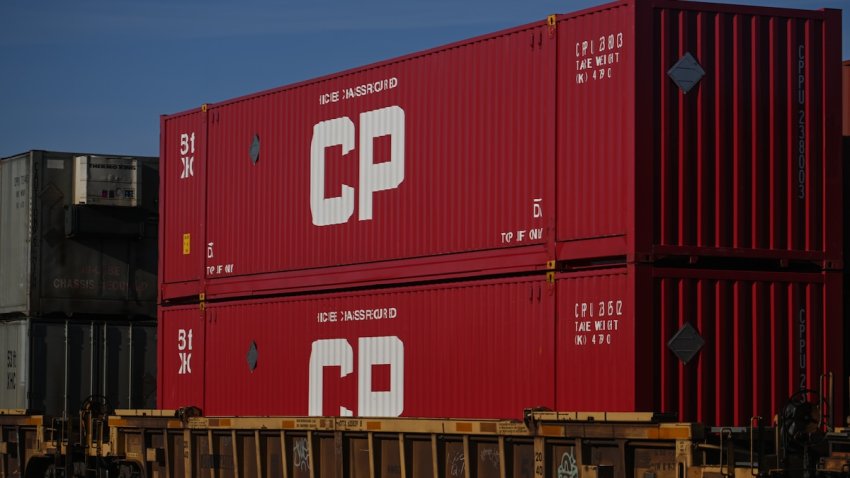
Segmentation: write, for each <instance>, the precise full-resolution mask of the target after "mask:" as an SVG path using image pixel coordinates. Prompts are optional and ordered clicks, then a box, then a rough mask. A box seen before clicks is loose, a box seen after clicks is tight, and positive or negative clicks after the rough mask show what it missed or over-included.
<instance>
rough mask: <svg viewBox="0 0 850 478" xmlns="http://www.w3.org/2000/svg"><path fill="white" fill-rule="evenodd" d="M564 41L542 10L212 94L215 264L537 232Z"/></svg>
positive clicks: (524, 237)
mask: <svg viewBox="0 0 850 478" xmlns="http://www.w3.org/2000/svg"><path fill="white" fill-rule="evenodd" d="M554 46H555V45H554V41H553V39H552V37H551V36H550V35H549V32H548V30H547V27H545V26H542V25H539V24H538V25H535V26H531V27H529V28H525V29H520V30H517V31H513V32H510V33H506V34H502V35H498V36H494V37H489V38H485V39H481V40H479V41H476V42H474V43H468V44H462V45H457V46H455V47H453V48H449V49H443V50H437V51H433V52H429V53H428V54H425V55H418V56H413V57H410V58H405V59H401V60H399V61H394V62H390V63H387V64H383V65H379V66H374V67H367V68H365V69H362V70H358V71H354V72H350V73H346V74H342V75H338V76H335V77H332V78H326V79H322V80H320V81H316V82H312V83H310V84H306V85H301V86H298V87H294V88H288V89H284V90H281V91H278V92H274V93H270V94H264V95H259V96H256V97H252V98H250V99H246V100H241V101H235V102H232V103H228V104H225V105H222V106H214V107H212V108H211V109H210V113H209V115H210V126H209V148H210V149H209V155H208V160H207V164H208V165H209V169H208V174H209V180H208V181H209V191H210V193H209V195H208V206H207V215H208V217H207V242H208V243H210V244H212V245H213V249H212V250H211V251H210V254H208V260H207V262H206V265H207V276H208V277H220V276H233V275H249V274H256V273H264V272H279V271H293V270H299V269H309V268H319V267H328V266H338V265H346V264H360V263H369V262H376V261H385V260H390V259H402V258H416V257H422V256H435V255H439V254H448V253H457V252H470V251H480V250H486V249H495V248H503V247H510V246H516V245H526V244H535V243H537V244H539V243H541V242H542V241H543V239H544V236H545V228H546V225H547V222H546V221H547V217H549V216H548V215H547V213H548V214H551V213H552V212H553V208H554V204H553V200H552V198H551V197H550V196H547V190H546V167H547V163H548V162H549V161H550V159H551V157H552V156H553V154H554V145H553V141H552V137H553V133H554V127H553V123H552V117H551V115H552V114H553V112H554V107H553V106H551V105H550V104H549V101H550V99H551V96H552V93H553V91H554V77H553V74H552V70H553V59H554V53H555V48H554ZM506 72H510V73H507V74H506ZM328 95H330V96H328ZM334 98H338V99H334ZM254 138H257V139H258V141H259V143H258V144H259V156H258V159H257V161H256V162H254V161H253V159H252V156H251V154H250V150H251V146H252V144H253V141H254ZM340 145H341V146H340ZM171 179H173V178H170V177H169V178H167V180H171ZM177 232H178V231H171V232H170V233H169V232H168V231H166V234H170V236H167V237H165V238H164V240H166V241H169V242H174V241H175V239H173V237H172V236H175V234H176V233H177ZM209 256H212V257H209ZM449 260H450V259H447V261H449ZM532 265H538V266H539V265H542V263H540V264H536V263H535V264H532ZM396 273H401V272H400V271H398V270H397V271H396Z"/></svg>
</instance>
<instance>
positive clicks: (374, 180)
mask: <svg viewBox="0 0 850 478" xmlns="http://www.w3.org/2000/svg"><path fill="white" fill-rule="evenodd" d="M359 122H360V138H359V145H360V151H359V160H360V176H359V177H360V186H359V187H360V191H359V196H358V206H359V211H358V212H359V214H358V219H359V220H360V221H369V220H372V200H373V197H372V196H373V195H374V193H376V192H378V191H386V190H389V189H395V188H397V187H398V186H399V185H400V184H401V183H402V182H403V181H404V128H405V124H404V110H403V109H402V108H401V107H399V106H387V107H386V108H380V109H377V110H372V111H367V112H365V113H360V119H359ZM354 136H355V127H354V122H353V121H351V119H350V118H349V117H348V116H343V117H340V118H334V119H330V120H326V121H320V122H318V123H316V124H315V125H314V126H313V139H312V141H311V144H310V212H311V214H312V217H313V224H314V225H316V226H329V225H334V224H343V223H346V222H348V220H349V219H350V218H351V215H352V214H353V213H354V188H353V187H351V186H349V185H347V184H342V185H341V193H340V195H339V196H338V197H331V198H329V197H326V196H325V149H326V148H329V147H332V146H342V155H343V156H345V155H346V154H348V153H349V152H351V150H353V149H354ZM382 136H389V137H390V141H391V147H390V158H389V160H388V161H380V162H378V163H375V162H374V159H375V158H374V152H373V149H374V144H373V142H374V140H375V139H376V138H380V137H382Z"/></svg>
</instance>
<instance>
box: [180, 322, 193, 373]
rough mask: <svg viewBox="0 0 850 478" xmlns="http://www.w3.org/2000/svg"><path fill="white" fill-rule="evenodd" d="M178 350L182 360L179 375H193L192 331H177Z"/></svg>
mask: <svg viewBox="0 0 850 478" xmlns="http://www.w3.org/2000/svg"><path fill="white" fill-rule="evenodd" d="M177 350H178V355H179V358H180V369H179V371H178V372H177V374H178V375H188V374H191V373H192V329H189V330H188V331H187V330H186V329H179V330H178V331H177Z"/></svg>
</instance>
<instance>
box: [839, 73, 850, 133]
mask: <svg viewBox="0 0 850 478" xmlns="http://www.w3.org/2000/svg"><path fill="white" fill-rule="evenodd" d="M841 82H842V88H841V89H842V92H843V95H842V98H844V101H843V103H842V105H843V109H842V113H841V115H842V118H843V121H842V122H841V124H842V126H843V128H842V130H843V133H844V136H850V60H847V61H845V62H844V64H843V68H841Z"/></svg>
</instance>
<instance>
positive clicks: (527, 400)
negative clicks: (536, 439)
mask: <svg viewBox="0 0 850 478" xmlns="http://www.w3.org/2000/svg"><path fill="white" fill-rule="evenodd" d="M553 300H554V286H553V285H551V284H547V283H546V282H544V281H542V280H529V279H517V280H511V281H489V282H478V283H463V284H454V285H446V286H432V287H414V288H403V289H397V290H384V291H375V292H366V293H356V294H333V295H324V296H310V297H304V298H291V299H287V298H281V299H276V300H264V301H249V302H232V303H221V304H210V305H209V306H208V307H207V309H206V314H207V319H208V320H207V321H206V331H205V340H203V341H202V340H201V338H200V336H199V333H198V329H197V328H198V327H203V325H204V322H203V320H201V319H198V315H199V314H198V312H197V310H194V311H193V310H189V309H166V310H165V311H164V312H163V315H164V317H163V319H162V321H161V324H162V330H164V331H165V332H164V333H165V336H164V337H163V338H162V339H161V345H162V346H163V348H164V351H163V357H164V359H165V360H164V362H163V363H164V370H162V369H161V371H160V373H161V376H162V377H163V380H164V382H163V383H162V384H161V387H160V389H161V390H163V391H164V393H166V396H165V397H163V401H162V402H161V406H162V407H164V408H175V407H179V406H184V405H188V404H198V403H199V402H198V401H197V397H198V396H199V393H200V390H202V388H201V386H200V384H201V383H203V384H204V386H205V394H206V397H205V401H204V405H203V410H204V413H205V414H207V415H217V414H218V415H275V414H283V415H287V414H288V415H345V414H347V413H349V412H350V413H352V414H355V415H361V416H399V415H400V416H410V417H418V416H422V417H441V416H442V417H446V416H452V417H491V418H492V417H512V418H519V417H521V416H522V410H523V408H525V407H531V406H538V405H539V406H548V407H551V406H552V405H553V403H554V389H553V381H552V368H551V367H552V361H553V354H554V349H553V346H554V329H553V325H554V322H553V320H552V312H553V311H554V307H553V304H554V303H553ZM370 316H371V317H372V318H371V319H370ZM180 330H184V331H186V330H193V340H194V342H195V343H194V349H193V352H195V353H197V352H198V350H199V348H198V347H200V345H199V344H201V343H204V344H205V345H204V346H205V350H204V351H205V356H206V361H204V360H203V356H201V357H197V356H196V357H193V358H192V373H191V374H188V373H185V372H186V369H185V367H184V366H183V365H184V362H183V361H182V360H180V358H179V355H178V353H179V352H187V351H188V348H187V347H188V346H187V345H186V341H185V340H184V341H181V340H180V337H181V336H180V332H179V331H180ZM185 334H186V333H184V336H185ZM181 344H184V349H182V350H181V349H180V345H181ZM181 371H182V372H184V373H179V372H181ZM202 376H203V377H204V382H201V377H202ZM343 408H344V409H343ZM346 410H347V411H346Z"/></svg>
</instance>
